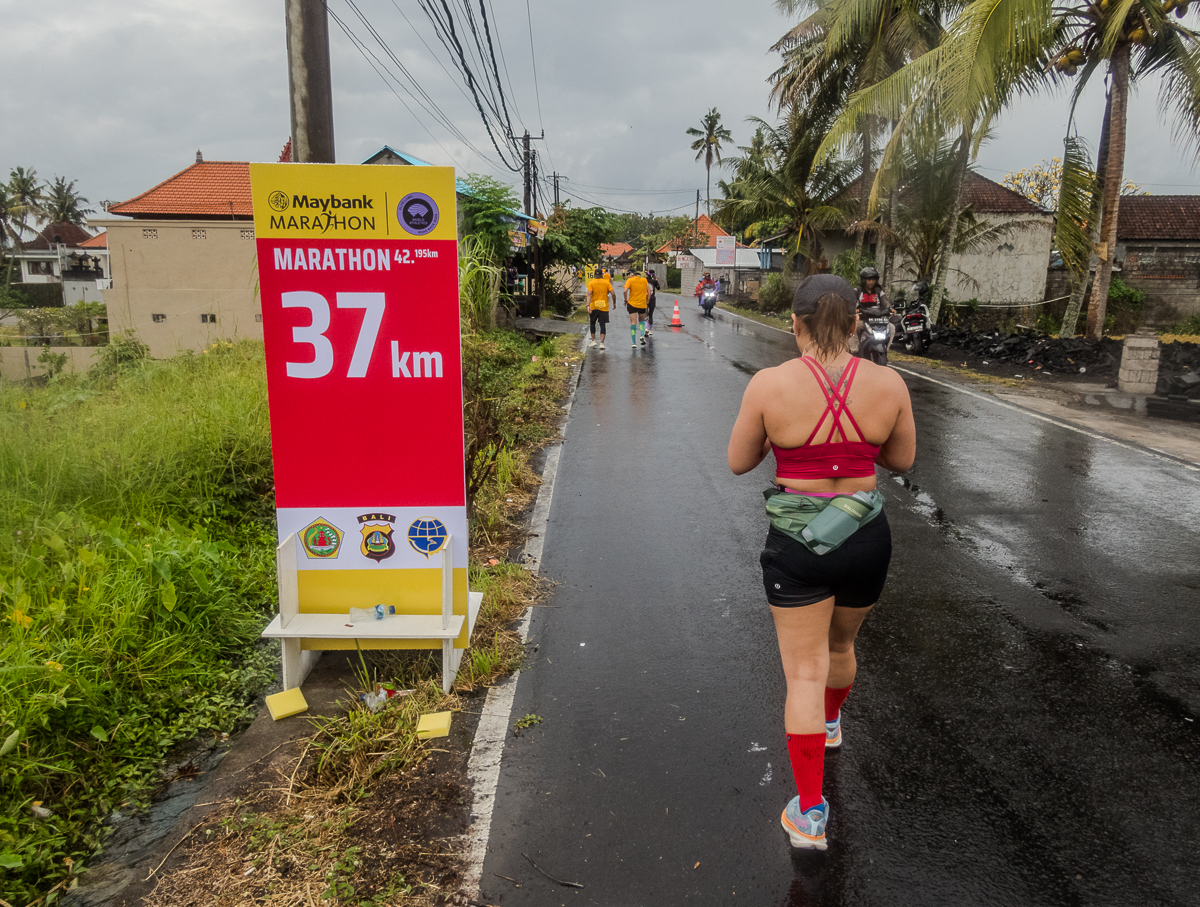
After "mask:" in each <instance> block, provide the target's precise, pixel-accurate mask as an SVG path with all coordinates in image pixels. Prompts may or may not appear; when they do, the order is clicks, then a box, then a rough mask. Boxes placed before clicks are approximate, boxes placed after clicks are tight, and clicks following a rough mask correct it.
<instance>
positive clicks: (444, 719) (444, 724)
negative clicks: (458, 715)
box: [417, 712, 450, 740]
mask: <svg viewBox="0 0 1200 907" xmlns="http://www.w3.org/2000/svg"><path fill="white" fill-rule="evenodd" d="M449 735H450V713H449V712H430V713H429V714H428V715H422V716H421V720H420V721H418V722H417V739H418V740H429V739H430V738H432V737H448V736H449Z"/></svg>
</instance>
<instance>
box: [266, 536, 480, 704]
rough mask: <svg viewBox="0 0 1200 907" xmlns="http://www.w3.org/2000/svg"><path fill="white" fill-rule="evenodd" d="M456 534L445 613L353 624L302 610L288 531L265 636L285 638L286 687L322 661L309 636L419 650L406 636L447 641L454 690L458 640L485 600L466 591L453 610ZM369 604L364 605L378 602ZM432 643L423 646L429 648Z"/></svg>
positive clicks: (445, 574) (445, 668)
mask: <svg viewBox="0 0 1200 907" xmlns="http://www.w3.org/2000/svg"><path fill="white" fill-rule="evenodd" d="M453 541H454V540H453V538H451V537H447V538H446V543H445V545H444V546H443V547H442V551H441V555H442V596H441V597H442V602H441V604H442V609H441V614H400V613H397V614H393V615H389V616H388V617H385V618H383V620H370V621H359V622H357V623H354V622H352V621H351V620H350V617H349V615H347V614H337V613H330V614H311V613H307V614H306V613H301V612H300V585H299V579H298V577H297V575H296V574H297V564H298V563H299V561H298V556H299V547H300V545H299V543H298V541H297V539H296V536H295V534H292V535H289V536H288V537H287V538H286V539H284V540H283V544H281V545H280V546H279V548H278V551H277V554H278V557H277V560H276V564H277V568H276V569H277V571H278V577H279V614H277V615H276V616H275V618H274V619H273V620H272V621H271V622H270V623H269V624H268V625H267V628H266V629H265V630H263V632H262V635H263V636H265V637H267V638H269V639H278V640H280V642H281V644H282V646H283V688H284V689H285V690H290V689H292V688H293V687H298V686H300V684H302V683H303V682H304V678H305V677H307V676H308V672H309V671H311V670H312V667H313V665H314V664H316V662H317V659H318V658H320V657H321V652H320V650H319V649H311V648H305V647H304V642H305V640H317V639H336V640H340V639H346V640H351V639H353V640H388V641H390V642H394V643H395V645H394V646H389V647H388V648H397V649H403V648H416V646H406V645H405V644H404V643H405V641H406V640H410V641H417V640H423V641H428V640H441V644H442V689H443V690H445V691H446V692H447V693H448V692H450V685H451V684H452V683H453V682H454V676H455V674H457V673H458V665H459V662H460V661H461V660H462V653H463V649H461V648H456V647H455V645H454V643H455V641H456V640H457V639H458V638H459V637H460V636H461V635H462V631H463V623H464V622H465V623H466V625H467V637H466V638H467V640H468V641H469V640H470V638H471V631H472V630H474V629H475V618H476V617H478V615H479V609H480V607H481V606H482V604H483V593H482V592H468V593H467V614H466V615H465V616H464V615H462V614H455V613H453V605H454V567H453V558H452V554H451V551H452V544H453ZM374 604H375V603H374V602H364V603H363V607H364V608H369V607H373V606H374ZM426 647H427V646H424V645H423V646H421V648H426Z"/></svg>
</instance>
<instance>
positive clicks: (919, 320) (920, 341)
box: [900, 280, 933, 356]
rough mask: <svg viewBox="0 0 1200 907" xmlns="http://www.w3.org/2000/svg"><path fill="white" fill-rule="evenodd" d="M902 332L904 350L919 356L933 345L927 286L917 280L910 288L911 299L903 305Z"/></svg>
mask: <svg viewBox="0 0 1200 907" xmlns="http://www.w3.org/2000/svg"><path fill="white" fill-rule="evenodd" d="M900 324H901V330H902V331H903V332H904V349H905V350H907V351H908V352H910V353H913V354H914V355H917V356H919V355H921V353H923V352H925V350H927V349H929V345H930V344H931V343H933V325H932V323H931V322H930V320H929V284H927V283H926V282H925V281H923V280H918V281H917V282H916V283H914V284H913V286H912V298H911V299H907V300H906V301H905V304H904V318H903V319H902V320H901V322H900Z"/></svg>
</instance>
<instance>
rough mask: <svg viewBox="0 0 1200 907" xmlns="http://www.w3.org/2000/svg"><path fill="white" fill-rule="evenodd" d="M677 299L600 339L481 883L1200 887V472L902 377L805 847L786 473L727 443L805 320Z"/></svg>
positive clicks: (810, 899)
mask: <svg viewBox="0 0 1200 907" xmlns="http://www.w3.org/2000/svg"><path fill="white" fill-rule="evenodd" d="M662 305H663V303H662V302H660V307H661V306H662ZM670 305H671V301H669V297H668V301H667V302H666V306H667V307H668V308H669V307H670ZM681 309H682V310H683V317H684V321H685V322H686V327H685V329H684V331H682V332H679V333H675V332H670V331H667V330H660V331H659V332H658V333H657V334H656V335H655V336H654V337H652V338H651V343H650V346H649V348H648V349H646V350H637V351H632V350H629V349H628V348H627V347H626V348H621V346H620V345H619V344H618V345H616V348H615V349H614V347H613V346H612V345H610V348H609V349H608V350H607V351H605V353H602V354H599V355H596V352H597V351H595V350H592V351H590V352H589V356H588V359H587V362H586V363H585V366H584V369H585V371H584V374H583V376H582V379H581V382H580V386H579V391H578V395H577V398H576V402H575V405H574V409H573V412H572V417H571V423H570V425H569V427H568V430H567V443H566V444H565V446H564V448H563V454H562V460H561V463H560V468H559V476H558V485H557V487H556V491H555V497H554V504H553V508H552V513H551V524H550V528H549V532H548V536H547V540H546V548H545V553H544V559H543V569H544V571H545V573H546V575H548V576H549V577H551V578H553V579H554V580H556V581H557V582H559V583H560V584H561V585H560V586H558V587H557V589H556V591H555V594H554V596H553V598H552V600H551V601H549V602H548V604H549V605H551V606H553V607H550V608H546V609H540V610H538V611H537V613H535V615H534V618H533V624H532V631H531V632H532V635H531V639H532V641H533V642H534V644H535V645H536V646H537V649H536V651H533V652H531V658H530V661H529V665H528V670H527V671H526V672H525V673H523V674H522V676H521V679H520V683H519V685H518V688H517V698H516V703H515V706H514V711H515V714H516V715H522V714H525V713H527V712H533V713H536V714H538V715H541V716H542V717H543V718H544V721H543V723H542V724H541V725H538V726H537V728H536V729H535V730H534V731H533V732H526V733H524V734H523V735H522V737H521V738H519V739H515V738H514V739H513V740H512V741H511V743H510V745H509V746H508V747H507V748H506V753H505V757H504V760H505V761H504V765H503V769H502V773H501V782H500V792H499V794H498V797H497V807H496V814H495V817H494V819H493V825H492V838H491V845H490V848H491V849H490V851H489V856H488V859H487V862H486V863H485V866H484V886H483V890H484V893H485V898H484V901H485V902H486V903H501V901H500V898H501V897H503V900H502V903H503V904H505V905H511V904H539V905H540V904H548V903H578V904H604V905H611V904H655V905H657V904H676V903H684V902H686V903H699V904H729V903H739V902H740V903H747V904H772V905H774V904H778V905H818V904H820V905H846V907H849V905H855V907H860V905H897V904H913V905H929V904H947V905H951V904H952V905H975V904H988V905H990V904H997V905H1001V904H1003V905H1008V904H1013V903H1022V904H1030V905H1042V904H1045V905H1059V904H1088V905H1092V904H1125V903H1128V902H1129V901H1131V900H1132V901H1133V902H1134V903H1139V904H1141V903H1147V904H1191V903H1195V902H1196V895H1195V892H1196V890H1198V886H1200V868H1198V865H1197V863H1198V861H1197V860H1196V859H1195V856H1194V853H1195V844H1194V842H1195V829H1196V828H1197V827H1200V784H1198V783H1197V782H1198V781H1200V777H1198V776H1200V768H1198V766H1200V745H1198V742H1197V727H1196V722H1195V720H1194V719H1195V717H1196V713H1197V711H1200V658H1198V656H1200V651H1198V650H1200V607H1197V606H1198V605H1200V579H1198V571H1197V568H1196V551H1197V550H1198V546H1197V541H1198V538H1197V535H1198V533H1197V531H1196V529H1195V527H1194V526H1193V525H1191V523H1192V519H1193V517H1194V515H1195V514H1197V513H1200V481H1197V478H1196V476H1195V474H1194V473H1189V472H1187V471H1186V470H1183V469H1180V468H1175V467H1173V466H1171V465H1170V464H1168V463H1165V462H1163V461H1162V460H1158V459H1152V458H1150V457H1146V456H1143V455H1141V454H1139V453H1136V452H1133V451H1130V450H1128V449H1123V448H1120V447H1117V446H1114V445H1110V444H1107V443H1106V442H1103V441H1100V440H1096V439H1094V438H1089V437H1085V436H1083V435H1079V434H1077V433H1074V432H1071V431H1068V430H1066V429H1063V428H1060V427H1058V426H1055V425H1052V424H1049V423H1046V422H1041V421H1037V420H1034V419H1030V418H1027V417H1026V416H1024V415H1022V414H1020V413H1016V412H1013V411H1011V410H1006V409H1002V408H1000V407H997V406H994V405H993V404H991V403H989V402H987V401H983V400H977V399H974V398H972V397H968V396H964V395H961V394H958V393H956V392H954V391H953V390H950V389H947V388H943V387H939V386H936V385H932V384H929V383H927V382H923V381H920V380H918V379H910V380H909V384H910V388H911V390H912V394H913V399H914V405H915V408H916V415H917V422H918V429H919V432H920V445H919V451H918V459H917V467H916V468H915V469H914V470H913V472H912V473H911V474H910V475H908V476H906V477H904V478H903V479H900V480H897V479H894V478H892V477H888V476H884V477H882V480H881V487H882V488H883V490H884V493H885V496H886V497H887V499H888V503H887V506H888V513H889V519H890V521H891V523H892V527H893V533H894V538H895V554H894V558H893V562H892V567H891V571H890V577H889V584H888V587H887V589H886V590H885V593H884V598H883V600H882V601H881V603H880V605H879V607H878V608H876V610H875V612H874V613H873V614H872V616H871V618H870V619H869V620H868V621H867V623H866V625H865V627H864V631H863V635H862V637H861V643H860V646H859V660H860V674H859V679H858V682H857V684H856V686H855V690H854V693H853V695H852V696H851V697H850V699H849V700H848V702H847V705H846V707H845V712H844V714H845V733H846V744H845V746H844V747H843V749H842V750H841V751H838V752H835V753H833V754H832V755H831V757H830V759H829V763H828V768H827V772H826V777H827V791H826V795H827V796H828V798H829V800H830V802H831V803H832V816H831V825H830V838H831V845H830V850H829V851H828V853H827V854H825V855H822V856H811V855H810V856H806V857H797V856H795V855H793V854H792V853H791V851H790V848H789V847H788V846H787V842H786V838H785V837H784V835H783V833H782V831H781V830H780V829H779V827H778V814H779V811H780V810H781V809H782V808H783V805H784V803H785V802H786V800H787V799H788V797H790V796H791V787H792V780H791V773H790V770H789V767H788V763H787V754H786V750H785V747H784V741H783V739H782V737H783V733H782V722H781V712H782V703H783V679H782V674H781V671H780V668H779V665H778V653H777V649H776V647H775V641H774V635H773V632H772V630H771V627H770V618H769V614H768V613H767V610H766V606H765V604H764V602H763V596H762V590H761V586H760V580H759V576H758V572H757V553H758V550H759V548H760V547H761V544H762V539H763V536H764V535H765V523H764V521H763V517H762V509H761V498H760V497H759V495H758V492H759V490H760V489H761V488H762V487H764V486H765V485H766V484H767V482H768V481H769V479H770V473H769V471H768V468H766V467H764V468H760V469H759V470H758V471H756V473H754V474H753V475H752V476H748V477H741V478H735V477H733V476H732V475H730V473H729V471H728V469H727V467H726V465H725V446H726V443H727V441H728V433H729V428H730V426H731V424H732V421H733V418H734V415H735V414H736V412H737V407H738V404H739V401H740V398H741V394H742V391H743V389H744V388H745V384H746V381H747V380H748V378H747V374H748V373H752V372H753V371H755V370H757V369H758V368H761V367H764V366H768V365H773V364H776V363H778V362H780V361H782V360H783V359H784V358H787V357H790V356H792V355H795V347H794V344H793V343H792V340H791V338H790V336H788V335H784V334H782V333H779V332H775V331H771V330H770V329H769V328H765V327H759V326H755V325H747V324H745V323H743V322H731V321H728V320H716V319H714V320H711V321H710V320H708V319H703V318H701V317H700V316H699V314H698V313H695V312H690V311H688V309H687V306H686V305H683V306H681ZM581 644H583V645H581ZM522 853H527V854H529V855H530V856H531V857H533V858H534V859H535V860H537V862H538V864H539V865H540V866H542V867H543V868H545V869H547V871H549V872H551V873H552V874H555V875H558V876H559V877H562V878H571V879H577V880H579V881H580V882H582V883H583V884H584V885H585V888H584V889H583V890H581V891H574V890H567V889H562V888H556V887H555V886H553V885H552V884H551V883H549V882H547V881H546V880H545V879H541V878H539V877H537V876H536V875H533V874H531V872H530V871H529V867H528V864H527V863H526V862H525V861H524V860H523V858H522V857H521V854H522ZM697 863H699V866H696V865H695V864H697ZM497 874H499V875H502V876H509V877H511V878H515V879H518V880H519V881H520V882H521V888H515V887H513V885H512V884H511V883H510V882H507V881H503V880H501V879H499V878H498V877H497Z"/></svg>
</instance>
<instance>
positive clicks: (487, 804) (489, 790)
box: [460, 334, 587, 903]
mask: <svg viewBox="0 0 1200 907" xmlns="http://www.w3.org/2000/svg"><path fill="white" fill-rule="evenodd" d="M586 336H587V335H586V334H584V335H582V337H581V343H582V342H583V340H582V338H586ZM583 350H584V358H583V360H582V361H580V363H579V368H577V369H576V370H575V377H574V379H573V380H572V382H571V390H570V392H569V393H568V394H567V400H566V403H565V404H564V407H563V418H562V430H561V433H560V437H559V438H558V440H557V441H556V442H554V444H553V445H552V446H551V448H550V450H549V451H548V452H547V454H546V462H545V464H544V465H543V466H542V486H541V488H540V489H538V495H537V500H536V501H535V502H534V505H533V512H532V514H531V515H530V518H529V530H530V533H531V535H530V538H529V540H528V541H527V542H526V543H525V551H524V554H523V557H522V560H523V562H524V565H525V568H526V569H527V570H529V571H530V572H531V573H534V574H540V572H541V567H542V550H543V547H544V545H545V541H546V530H547V528H548V526H549V523H550V505H551V503H552V502H553V500H554V486H555V484H556V479H557V477H558V461H559V457H560V456H561V454H562V445H563V442H564V441H565V440H566V433H567V425H568V424H569V422H570V418H571V408H572V407H573V406H574V405H575V392H576V391H577V390H578V389H579V380H580V378H581V377H582V375H583V366H584V364H585V363H586V362H587V347H586V346H584V347H583ZM532 615H533V609H532V608H526V609H525V613H524V614H523V615H522V616H521V619H520V621H519V622H518V624H517V633H518V634H519V635H520V637H521V643H522V644H524V643H525V642H526V641H527V640H528V638H529V620H530V618H531V617H532ZM520 676H521V671H520V669H517V670H516V671H515V672H514V673H513V675H512V676H511V677H508V678H506V679H505V680H503V681H501V682H500V683H498V684H496V685H495V686H493V687H491V688H490V689H489V690H488V692H487V698H486V699H485V700H484V703H483V710H482V711H481V712H480V716H479V724H478V725H477V726H476V728H475V740H474V742H473V743H472V745H471V756H470V759H469V760H468V762H467V783H468V784H469V785H470V787H471V791H472V798H471V816H472V820H473V821H472V823H471V827H470V828H468V829H467V832H466V834H465V835H464V843H465V845H466V846H465V847H464V852H463V862H464V863H465V864H466V868H465V870H464V871H463V881H462V887H461V889H460V891H461V893H463V894H465V895H466V897H467V898H468V900H470V901H471V902H472V903H474V902H475V901H477V900H478V899H479V884H480V880H481V879H482V877H483V860H484V857H485V856H486V855H487V844H488V838H489V837H490V836H491V830H492V811H493V810H494V809H495V805H496V788H497V786H498V784H499V782H500V763H501V762H502V761H503V758H504V741H505V738H506V737H507V736H508V724H509V720H510V719H511V718H512V706H513V697H514V696H515V695H516V692H517V679H518V678H519V677H520Z"/></svg>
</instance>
